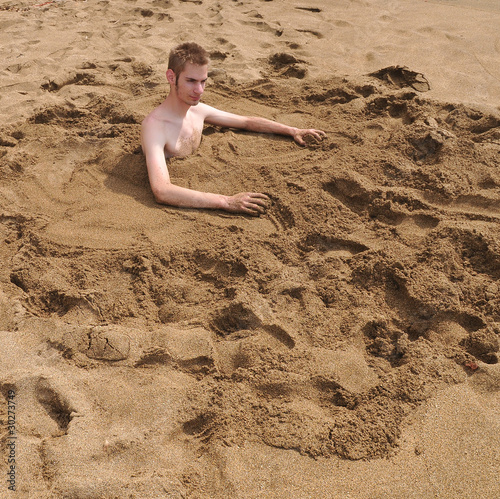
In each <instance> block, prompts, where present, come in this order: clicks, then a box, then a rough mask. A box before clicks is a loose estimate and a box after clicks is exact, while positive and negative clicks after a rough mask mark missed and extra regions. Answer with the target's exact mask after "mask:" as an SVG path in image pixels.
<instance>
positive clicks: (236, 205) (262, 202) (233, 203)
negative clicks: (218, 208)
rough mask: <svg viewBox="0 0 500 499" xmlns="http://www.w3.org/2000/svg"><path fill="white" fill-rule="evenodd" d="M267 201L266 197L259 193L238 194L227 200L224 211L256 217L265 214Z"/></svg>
mask: <svg viewBox="0 0 500 499" xmlns="http://www.w3.org/2000/svg"><path fill="white" fill-rule="evenodd" d="M269 201H270V199H269V197H268V196H266V195H265V194H261V193H259V192H240V193H239V194H235V195H234V196H229V197H228V198H227V206H226V207H225V208H224V209H225V210H226V211H229V212H231V213H246V214H247V215H254V216H258V215H261V214H262V213H265V212H266V209H267V207H268V205H269Z"/></svg>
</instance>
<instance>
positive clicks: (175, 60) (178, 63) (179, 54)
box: [168, 42, 210, 83]
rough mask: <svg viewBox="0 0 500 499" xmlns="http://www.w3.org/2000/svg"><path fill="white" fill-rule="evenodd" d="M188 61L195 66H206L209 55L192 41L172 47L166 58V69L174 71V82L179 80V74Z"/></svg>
mask: <svg viewBox="0 0 500 499" xmlns="http://www.w3.org/2000/svg"><path fill="white" fill-rule="evenodd" d="M188 62H190V63H191V64H194V65H196V66H206V65H207V64H208V63H209V62H210V56H209V55H208V52H207V51H206V50H205V49H204V48H203V47H201V46H200V45H198V44H197V43H194V42H186V43H182V44H180V45H177V47H174V48H173V49H172V50H171V51H170V56H169V58H168V69H171V70H172V71H173V72H174V73H175V77H176V81H175V82H176V83H178V82H179V75H180V74H181V73H182V71H183V70H184V68H185V67H186V64H187V63H188Z"/></svg>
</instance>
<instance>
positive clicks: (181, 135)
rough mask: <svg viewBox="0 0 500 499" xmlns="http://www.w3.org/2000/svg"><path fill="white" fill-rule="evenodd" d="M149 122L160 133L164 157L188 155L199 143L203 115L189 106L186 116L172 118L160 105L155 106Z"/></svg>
mask: <svg viewBox="0 0 500 499" xmlns="http://www.w3.org/2000/svg"><path fill="white" fill-rule="evenodd" d="M148 120H150V122H151V123H150V124H151V125H152V126H153V127H154V128H155V129H156V131H157V133H158V134H160V137H159V138H160V140H161V142H162V143H164V150H165V157H166V158H171V157H174V156H177V157H183V156H189V155H190V154H192V153H194V152H195V151H196V149H198V147H199V145H200V143H201V136H202V131H203V122H204V116H203V113H202V112H199V110H198V109H197V108H194V107H193V108H191V109H189V111H188V112H187V114H186V116H185V117H184V118H183V119H182V120H180V119H175V118H174V119H173V118H172V117H171V115H169V114H167V113H165V112H164V110H163V109H162V106H159V107H158V108H156V109H155V110H154V111H153V112H152V113H151V114H150V115H149V116H148Z"/></svg>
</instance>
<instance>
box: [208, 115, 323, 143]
mask: <svg viewBox="0 0 500 499" xmlns="http://www.w3.org/2000/svg"><path fill="white" fill-rule="evenodd" d="M205 110H206V111H205V112H206V114H205V122H206V123H210V124H211V125H216V126H222V127H227V128H240V129H243V130H248V131H250V132H257V133H276V134H279V135H288V136H290V137H292V138H293V140H295V142H297V144H300V145H301V146H304V145H306V142H305V140H304V137H307V136H308V135H309V136H312V137H314V138H315V139H316V140H322V139H323V137H325V136H326V133H325V132H323V131H322V130H316V129H314V128H296V127H291V126H288V125H284V124H282V123H278V122H277V121H272V120H268V119H266V118H259V117H257V116H240V115H238V114H233V113H228V112H226V111H220V110H219V109H215V108H213V107H211V106H205Z"/></svg>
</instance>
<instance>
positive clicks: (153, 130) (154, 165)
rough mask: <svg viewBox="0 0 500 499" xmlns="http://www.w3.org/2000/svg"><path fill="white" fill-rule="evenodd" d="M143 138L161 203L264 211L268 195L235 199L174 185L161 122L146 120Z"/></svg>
mask: <svg viewBox="0 0 500 499" xmlns="http://www.w3.org/2000/svg"><path fill="white" fill-rule="evenodd" d="M141 139H142V149H143V152H144V155H145V156H146V165H147V168H148V177H149V183H150V185H151V190H152V191H153V195H154V197H155V200H156V201H157V202H158V203H161V204H166V205H171V206H178V207H183V208H209V209H221V210H225V211H228V212H231V213H246V214H248V215H259V214H261V213H264V212H265V210H266V207H267V202H268V200H269V198H268V197H267V196H266V195H265V194H260V193H254V192H242V193H239V194H235V195H234V196H225V195H222V194H212V193H210V192H201V191H195V190H193V189H187V188H185V187H181V186H178V185H174V184H172V182H171V181H170V175H169V173H168V167H167V162H166V159H165V151H164V140H163V137H162V134H161V131H159V130H158V123H155V121H149V120H148V119H146V120H144V122H143V124H142V137H141Z"/></svg>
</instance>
